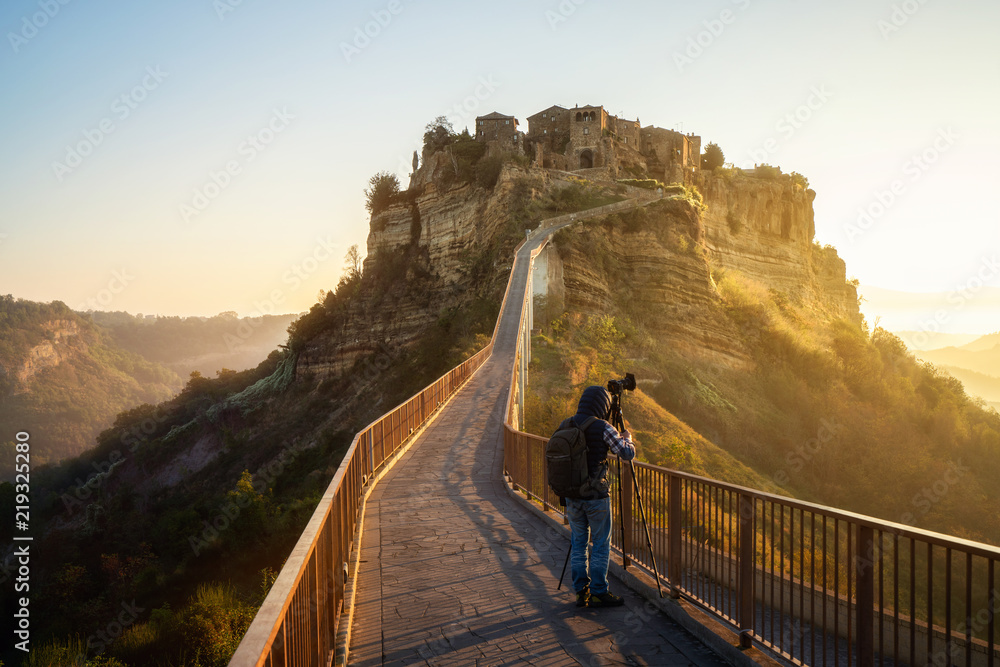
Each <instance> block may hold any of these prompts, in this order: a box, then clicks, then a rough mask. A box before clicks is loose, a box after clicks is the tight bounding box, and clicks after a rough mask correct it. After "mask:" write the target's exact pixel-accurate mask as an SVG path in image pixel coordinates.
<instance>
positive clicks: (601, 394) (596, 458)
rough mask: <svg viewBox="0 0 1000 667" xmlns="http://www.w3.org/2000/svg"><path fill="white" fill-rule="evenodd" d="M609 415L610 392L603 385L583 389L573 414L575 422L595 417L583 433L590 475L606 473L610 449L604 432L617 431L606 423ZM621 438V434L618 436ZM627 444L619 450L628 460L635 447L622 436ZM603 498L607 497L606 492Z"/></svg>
mask: <svg viewBox="0 0 1000 667" xmlns="http://www.w3.org/2000/svg"><path fill="white" fill-rule="evenodd" d="M610 416H611V394H610V393H608V390H607V389H605V388H604V387H600V386H597V385H593V386H590V387H587V388H586V389H584V390H583V395H582V396H581V397H580V402H579V404H577V408H576V414H575V415H574V416H573V422H574V423H575V424H582V423H583V422H584V421H585V420H586V419H587V418H588V417H597V420H596V421H594V423H592V424H591V425H590V426H588V427H587V430H586V431H584V433H585V434H586V436H587V473H588V474H589V475H590V476H591V477H592V478H594V477H596V476H600V477H603V476H606V475H607V460H608V451H609V449H610V447H609V445H608V442H607V440H606V438H605V432H606V431H608V430H611V431H612V432H613V433H614V434H615V435H617V434H618V431H617V430H616V429H615V428H614V427H613V426H612V425H611V424H610V423H608V421H607V420H608V418H609V417H610ZM618 437H619V438H621V436H618ZM622 440H623V441H624V442H625V443H626V444H627V447H626V448H625V451H622V452H619V455H620V456H622V458H624V459H626V460H629V459H631V458H632V457H634V456H635V449H634V448H632V444H631V442H630V441H629V440H628V439H625V438H622ZM601 497H603V498H606V497H608V494H607V492H605V493H604V495H603V496H601Z"/></svg>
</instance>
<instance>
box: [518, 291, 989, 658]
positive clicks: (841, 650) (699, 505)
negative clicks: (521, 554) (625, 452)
mask: <svg viewBox="0 0 1000 667" xmlns="http://www.w3.org/2000/svg"><path fill="white" fill-rule="evenodd" d="M522 310H524V309H522ZM521 326H522V331H521V335H520V336H518V348H517V352H516V356H515V361H514V364H513V370H512V376H511V384H510V387H511V390H510V392H511V393H510V395H509V398H508V403H507V413H506V419H505V424H504V465H505V470H506V473H507V475H508V476H509V477H510V478H511V480H512V482H513V484H514V485H515V486H516V487H517V488H518V489H520V490H521V491H523V492H524V493H525V495H526V496H527V497H528V498H530V499H533V500H535V501H537V503H538V505H539V507H538V509H539V510H541V511H543V512H547V511H556V512H559V508H558V506H557V505H556V503H557V502H558V500H557V498H555V497H554V496H552V495H550V492H549V488H548V484H547V483H546V466H545V444H546V442H547V439H546V438H543V437H539V436H537V435H532V434H529V433H524V432H521V431H520V430H518V427H519V426H520V424H521V423H522V420H523V415H522V414H519V412H518V405H519V403H521V400H520V399H521V398H522V397H519V396H517V395H516V392H518V391H521V390H522V389H520V388H521V387H523V386H525V384H523V383H522V378H521V377H520V374H521V373H522V372H523V371H522V369H523V368H524V366H523V365H522V363H523V361H524V359H525V358H526V357H525V351H524V349H523V345H524V343H525V341H526V340H527V339H526V336H525V334H526V333H527V332H525V331H523V328H524V326H525V321H524V318H523V317H522V321H521ZM529 344H530V341H529ZM612 468H613V470H612V477H616V475H615V470H614V466H612ZM635 469H636V472H635V476H636V478H635V479H632V475H631V471H630V469H629V467H628V466H622V471H623V473H622V479H621V485H619V484H618V480H617V479H613V480H612V489H613V495H612V502H611V507H612V508H613V510H612V512H613V515H614V518H613V520H614V522H615V526H616V528H615V529H614V530H613V531H612V545H613V546H614V548H615V549H617V550H618V551H619V553H620V554H621V555H622V558H623V561H624V563H625V564H626V567H629V566H633V565H634V566H637V567H639V568H641V569H642V570H643V571H644V572H645V573H646V574H648V575H650V576H652V572H653V568H652V565H653V562H652V560H651V554H650V552H649V550H648V549H647V548H646V540H645V535H644V534H643V533H642V526H641V525H640V520H639V518H638V508H637V507H636V506H634V504H633V499H634V495H635V494H634V493H633V492H632V489H633V484H636V485H638V487H639V489H640V490H641V492H642V497H643V503H644V505H645V510H646V519H647V523H648V525H649V532H650V536H651V541H652V546H653V548H652V557H653V558H655V559H656V565H657V568H658V570H659V572H661V573H665V574H666V576H665V578H664V580H665V582H666V583H667V585H668V586H669V588H670V590H671V593H672V595H673V596H675V597H679V596H684V597H685V598H688V599H690V600H692V601H694V602H696V603H697V604H698V605H699V606H701V607H703V608H704V609H706V610H708V611H710V612H711V613H713V614H714V615H716V616H717V617H718V618H720V619H722V620H723V621H725V622H727V623H728V624H730V625H731V626H732V627H733V628H734V630H736V631H738V632H739V633H740V637H741V643H742V644H743V645H744V646H749V645H750V644H751V643H754V642H755V643H757V644H759V645H761V646H764V647H766V648H768V649H770V650H772V651H774V652H775V653H777V654H779V655H781V656H782V657H784V658H786V659H788V660H791V661H792V662H794V663H797V664H809V665H835V666H837V667H839V666H840V665H846V666H848V667H851V666H853V665H860V666H868V665H875V664H878V665H883V664H885V665H889V664H897V665H941V666H944V665H968V666H972V665H976V666H977V667H978V666H983V667H994V665H996V664H998V659H1000V652H998V645H1000V638H998V634H997V627H996V622H995V614H996V611H997V609H998V605H1000V595H998V594H997V590H996V586H995V584H996V570H997V563H998V561H1000V549H998V548H996V547H992V546H988V545H985V544H979V543H975V542H970V541H967V540H962V539H958V538H954V537H949V536H947V535H942V534H939V533H933V532H930V531H925V530H920V529H917V528H913V527H910V526H906V525H902V524H898V523H892V522H888V521H882V520H880V519H876V518H873V517H869V516H864V515H860V514H854V513H851V512H845V511H841V510H837V509H834V508H829V507H823V506H821V505H816V504H812V503H807V502H800V501H797V500H794V499H791V498H785V497H782V496H777V495H772V494H768V493H762V492H759V491H755V490H753V489H748V488H744V487H740V486H736V485H733V484H726V483H723V482H717V481H714V480H711V479H706V478H703V477H698V476H696V475H690V474H687V473H683V472H678V471H674V470H669V469H666V468H662V467H659V466H654V465H649V464H646V463H636V465H635ZM620 486H624V488H625V489H626V492H625V494H624V496H623V497H622V502H623V506H624V507H623V512H622V513H620V512H619V510H618V507H619V505H618V499H617V494H618V490H619V488H620ZM983 509H984V511H985V510H986V509H987V508H983ZM622 526H623V527H624V531H622V530H621V527H622ZM623 533H624V543H623Z"/></svg>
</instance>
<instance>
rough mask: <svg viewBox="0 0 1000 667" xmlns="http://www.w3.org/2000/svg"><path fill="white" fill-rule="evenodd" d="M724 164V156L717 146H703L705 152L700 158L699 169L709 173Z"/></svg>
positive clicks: (712, 144) (713, 144)
mask: <svg viewBox="0 0 1000 667" xmlns="http://www.w3.org/2000/svg"><path fill="white" fill-rule="evenodd" d="M725 163H726V156H725V155H724V154H723V153H722V149H721V148H719V145H718V144H715V143H711V144H709V145H707V146H705V152H704V153H702V156H701V168H702V169H708V170H709V171H711V170H713V169H715V168H716V167H721V166H722V165H724V164H725Z"/></svg>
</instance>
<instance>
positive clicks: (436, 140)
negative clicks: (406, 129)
mask: <svg viewBox="0 0 1000 667" xmlns="http://www.w3.org/2000/svg"><path fill="white" fill-rule="evenodd" d="M457 138H458V135H457V134H455V128H454V127H453V126H452V124H451V121H449V120H448V117H447V116H438V117H437V118H435V119H434V120H433V121H432V122H430V123H428V124H427V126H426V127H425V128H424V154H425V155H432V154H434V153H436V152H437V151H441V150H444V149H445V148H447V147H448V146H450V145H451V144H453V143H454V142H455V140H456V139H457Z"/></svg>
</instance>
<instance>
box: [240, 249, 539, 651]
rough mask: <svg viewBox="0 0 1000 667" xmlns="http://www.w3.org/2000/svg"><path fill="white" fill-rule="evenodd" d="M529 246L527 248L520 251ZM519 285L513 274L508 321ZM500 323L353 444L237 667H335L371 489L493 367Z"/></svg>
mask: <svg viewBox="0 0 1000 667" xmlns="http://www.w3.org/2000/svg"><path fill="white" fill-rule="evenodd" d="M522 245H524V243H523V242H522V243H521V245H519V246H518V249H520V248H521V246H522ZM515 252H516V251H515ZM513 278H514V271H513V270H511V275H510V277H509V278H508V280H507V289H506V291H505V292H504V297H503V302H502V304H501V306H500V312H501V314H502V313H503V310H504V308H505V307H506V305H507V299H508V296H509V295H510V289H511V283H512V281H513ZM500 319H501V318H500V317H498V318H497V323H496V325H495V326H494V328H493V336H492V338H491V339H490V342H489V343H488V344H487V345H486V347H484V348H483V349H482V350H480V351H479V352H477V353H476V354H475V355H473V356H472V357H470V358H469V359H468V360H466V361H464V362H463V363H461V364H459V365H458V366H456V367H455V368H453V369H452V370H450V371H448V372H447V373H445V374H444V375H443V376H441V377H440V378H439V379H438V380H437V381H435V382H433V383H432V384H430V385H429V386H427V387H426V388H425V389H424V390H423V391H421V392H419V393H418V394H416V395H414V396H413V397H411V398H410V399H409V400H407V401H405V402H404V403H402V404H400V405H399V406H397V407H396V408H395V409H394V410H391V411H390V412H388V413H386V414H385V415H383V416H382V417H380V418H378V419H377V420H375V421H374V422H372V423H371V424H369V425H368V426H367V427H366V428H365V429H364V430H362V431H361V432H360V433H358V434H357V435H355V436H354V440H353V441H352V442H351V446H350V448H349V449H348V450H347V454H345V455H344V459H343V461H342V462H341V464H340V466H339V467H338V468H337V472H336V474H335V475H334V477H333V480H332V481H331V482H330V484H329V486H328V487H327V490H326V493H324V494H323V497H322V498H321V499H320V501H319V504H318V505H317V507H316V509H315V510H314V512H313V515H312V517H311V518H310V520H309V523H308V524H307V525H306V528H305V530H303V531H302V535H301V536H300V537H299V539H298V541H297V542H296V544H295V547H294V548H293V549H292V553H291V554H290V555H289V556H288V559H287V560H286V561H285V564H284V566H283V567H282V568H281V572H279V573H278V578H277V579H276V580H275V582H274V585H273V586H272V587H271V590H270V591H269V592H268V595H267V598H266V599H265V600H264V603H263V604H262V605H261V607H260V609H259V610H258V611H257V614H256V616H254V620H253V622H252V623H251V625H250V627H249V629H248V630H247V633H246V634H245V635H244V636H243V640H242V641H241V642H240V645H239V647H238V648H237V649H236V652H235V653H234V654H233V657H232V659H231V660H230V662H229V665H230V667H244V666H247V665H256V666H262V667H299V666H304V665H309V666H310V667H312V666H320V665H327V664H329V662H330V658H331V654H332V653H333V651H334V650H335V648H336V647H335V645H334V644H335V638H336V634H337V628H338V625H339V623H340V619H341V615H342V614H343V613H344V612H345V609H344V591H345V587H346V584H347V578H348V576H349V572H348V564H347V561H348V556H349V555H350V553H351V549H352V548H353V546H354V545H353V540H354V539H355V537H356V536H355V529H356V527H357V524H358V519H359V510H360V508H361V506H362V499H363V497H364V495H365V493H367V490H368V484H369V481H370V480H371V479H372V478H373V477H374V475H375V474H376V473H377V472H379V470H380V468H381V467H382V466H383V465H384V464H385V463H386V461H388V460H389V459H390V458H391V457H392V456H393V455H394V454H395V453H396V452H397V451H399V449H400V448H401V447H402V446H403V445H404V444H405V443H406V441H407V439H408V438H409V437H410V436H411V435H412V434H413V432H414V431H415V430H416V429H418V428H419V427H420V426H421V425H422V424H423V423H424V422H426V421H427V419H428V418H430V417H431V416H432V415H433V414H434V412H435V411H436V410H437V409H438V408H439V407H440V406H441V405H442V404H443V403H444V402H445V401H447V400H448V398H449V397H450V396H451V395H452V394H454V393H455V392H456V391H457V390H458V389H459V388H460V387H461V386H462V385H463V384H464V383H465V382H466V381H467V380H468V379H469V378H470V377H472V374H473V373H475V372H476V370H478V369H479V368H480V367H481V366H482V365H483V364H484V363H485V362H486V360H487V359H489V357H490V356H491V355H492V353H493V345H494V342H495V341H496V338H497V332H498V331H499V329H500ZM355 576H356V575H355Z"/></svg>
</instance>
